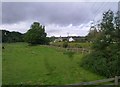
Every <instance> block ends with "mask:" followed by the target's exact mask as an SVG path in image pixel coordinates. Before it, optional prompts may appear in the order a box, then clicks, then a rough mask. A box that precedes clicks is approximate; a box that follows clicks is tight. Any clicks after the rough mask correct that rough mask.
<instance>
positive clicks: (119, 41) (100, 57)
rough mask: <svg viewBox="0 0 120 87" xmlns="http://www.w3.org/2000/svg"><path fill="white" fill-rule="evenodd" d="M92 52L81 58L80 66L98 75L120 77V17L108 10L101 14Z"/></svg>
mask: <svg viewBox="0 0 120 87" xmlns="http://www.w3.org/2000/svg"><path fill="white" fill-rule="evenodd" d="M100 27H101V29H100V31H99V32H98V34H97V36H96V37H97V38H96V40H95V41H94V43H93V50H94V51H93V52H92V53H91V54H89V55H87V56H85V57H84V58H83V61H82V64H81V66H83V67H84V68H86V69H90V70H92V71H94V72H96V73H98V74H100V75H103V76H106V77H113V76H115V75H120V68H119V66H120V16H119V14H117V15H116V16H114V13H113V12H112V11H111V10H109V11H107V12H106V13H104V14H103V19H102V22H101V24H100Z"/></svg>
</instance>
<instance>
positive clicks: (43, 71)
mask: <svg viewBox="0 0 120 87" xmlns="http://www.w3.org/2000/svg"><path fill="white" fill-rule="evenodd" d="M3 45H4V46H5V49H3V50H2V57H3V58H2V64H3V66H2V70H3V75H2V79H3V84H13V85H17V84H21V83H22V84H30V85H37V84H38V85H65V84H73V83H79V82H83V81H92V80H98V79H103V78H104V77H102V76H99V75H96V74H94V73H92V72H89V71H87V70H84V69H83V68H82V67H80V66H79V64H80V61H81V58H82V57H83V56H84V55H82V54H80V53H79V54H78V53H75V54H74V55H73V57H69V56H68V55H66V54H65V53H64V52H62V51H59V50H57V49H55V48H52V47H49V46H40V45H38V46H28V45H27V44H26V43H11V44H3Z"/></svg>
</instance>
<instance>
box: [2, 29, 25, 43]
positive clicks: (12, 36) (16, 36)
mask: <svg viewBox="0 0 120 87" xmlns="http://www.w3.org/2000/svg"><path fill="white" fill-rule="evenodd" d="M2 42H3V43H5V42H9V43H12V42H23V34H21V33H20V32H15V31H13V32H10V31H7V30H2Z"/></svg>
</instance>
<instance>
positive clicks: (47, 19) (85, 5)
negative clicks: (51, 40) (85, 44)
mask: <svg viewBox="0 0 120 87" xmlns="http://www.w3.org/2000/svg"><path fill="white" fill-rule="evenodd" d="M108 9H111V10H113V11H114V12H116V11H117V10H118V3H117V2H2V25H0V29H6V30H9V31H19V32H21V33H25V32H27V30H28V29H29V28H30V26H31V24H32V23H33V22H34V21H37V22H40V23H41V24H42V25H45V27H46V28H45V29H46V32H47V35H48V36H67V35H68V34H69V35H70V36H85V35H87V33H88V32H89V29H90V25H91V23H92V21H93V20H94V21H95V23H96V22H97V21H98V20H100V19H101V17H102V13H103V12H105V11H107V10H108Z"/></svg>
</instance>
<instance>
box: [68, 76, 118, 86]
mask: <svg viewBox="0 0 120 87" xmlns="http://www.w3.org/2000/svg"><path fill="white" fill-rule="evenodd" d="M119 79H120V76H115V77H114V78H109V79H102V80H96V81H91V82H81V83H78V84H70V85H98V84H102V83H105V82H113V81H114V83H113V84H105V85H120V84H119ZM103 85H104V84H103Z"/></svg>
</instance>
